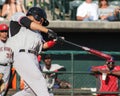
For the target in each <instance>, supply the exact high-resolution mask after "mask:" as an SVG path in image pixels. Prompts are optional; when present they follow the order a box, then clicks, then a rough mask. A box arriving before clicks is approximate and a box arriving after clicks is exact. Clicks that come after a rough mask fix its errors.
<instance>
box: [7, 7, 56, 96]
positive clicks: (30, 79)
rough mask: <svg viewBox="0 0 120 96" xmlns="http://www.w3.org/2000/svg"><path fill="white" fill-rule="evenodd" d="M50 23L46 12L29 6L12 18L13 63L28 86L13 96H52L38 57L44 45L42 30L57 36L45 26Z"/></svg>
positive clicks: (51, 36) (11, 42)
mask: <svg viewBox="0 0 120 96" xmlns="http://www.w3.org/2000/svg"><path fill="white" fill-rule="evenodd" d="M48 24H49V21H48V20H47V16H46V12H45V11H44V10H43V9H41V8H39V7H32V8H30V9H29V10H28V12H27V14H24V13H21V12H18V13H15V14H14V15H13V16H12V17H11V20H10V25H9V26H10V28H9V30H10V31H9V33H10V34H9V35H10V38H9V39H8V45H11V47H12V50H13V51H14V63H13V66H14V68H15V69H16V71H17V72H18V74H19V75H20V76H21V78H22V79H23V80H24V81H25V83H26V87H25V88H24V89H23V90H21V91H20V92H17V93H16V94H14V95H13V96H49V93H48V90H47V84H46V81H45V79H44V77H43V75H42V73H41V71H40V69H39V63H38V60H37V54H38V53H40V52H41V49H42V47H43V42H42V36H41V34H40V33H41V32H44V33H46V34H48V37H49V38H52V39H54V38H56V37H57V34H56V33H55V32H53V31H52V30H50V29H47V28H46V27H44V26H47V25H48ZM48 46H49V44H48Z"/></svg>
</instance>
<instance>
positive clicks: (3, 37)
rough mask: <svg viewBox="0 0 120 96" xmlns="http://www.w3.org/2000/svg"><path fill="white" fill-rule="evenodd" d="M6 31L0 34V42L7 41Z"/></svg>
mask: <svg viewBox="0 0 120 96" xmlns="http://www.w3.org/2000/svg"><path fill="white" fill-rule="evenodd" d="M7 31H8V30H6V31H2V32H0V40H2V41H4V42H5V41H6V40H7V38H8V32H7Z"/></svg>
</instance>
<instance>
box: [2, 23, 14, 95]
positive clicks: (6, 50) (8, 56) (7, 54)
mask: <svg viewBox="0 0 120 96" xmlns="http://www.w3.org/2000/svg"><path fill="white" fill-rule="evenodd" d="M7 38H8V26H7V25H6V24H0V96H4V94H5V93H6V91H7V84H8V81H9V77H10V69H11V63H12V50H11V48H10V47H8V46H7V45H6V41H7Z"/></svg>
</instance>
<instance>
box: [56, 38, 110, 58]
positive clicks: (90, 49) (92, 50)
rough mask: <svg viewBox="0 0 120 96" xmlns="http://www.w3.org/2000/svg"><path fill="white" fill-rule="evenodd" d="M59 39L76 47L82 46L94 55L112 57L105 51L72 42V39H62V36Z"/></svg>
mask: <svg viewBox="0 0 120 96" xmlns="http://www.w3.org/2000/svg"><path fill="white" fill-rule="evenodd" d="M58 40H60V41H62V42H65V43H68V44H70V45H74V46H76V47H79V48H81V49H83V50H85V51H87V52H89V53H91V54H93V55H96V56H98V57H101V58H104V59H106V60H110V59H112V56H111V55H108V54H105V53H103V52H101V51H98V50H95V49H92V48H88V47H85V46H81V45H78V44H75V43H73V42H70V41H67V40H65V39H62V38H61V37H58Z"/></svg>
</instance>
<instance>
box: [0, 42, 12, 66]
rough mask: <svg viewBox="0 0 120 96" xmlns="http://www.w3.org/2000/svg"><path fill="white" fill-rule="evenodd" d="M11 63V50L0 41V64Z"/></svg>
mask: <svg viewBox="0 0 120 96" xmlns="http://www.w3.org/2000/svg"><path fill="white" fill-rule="evenodd" d="M11 62H12V49H11V48H10V47H8V46H7V45H6V44H5V43H3V42H2V41H1V40H0V64H6V63H11Z"/></svg>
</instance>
